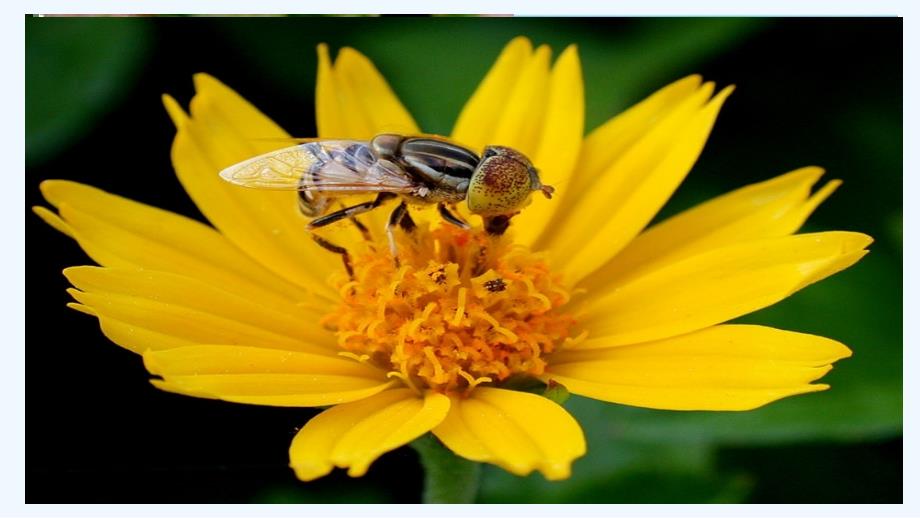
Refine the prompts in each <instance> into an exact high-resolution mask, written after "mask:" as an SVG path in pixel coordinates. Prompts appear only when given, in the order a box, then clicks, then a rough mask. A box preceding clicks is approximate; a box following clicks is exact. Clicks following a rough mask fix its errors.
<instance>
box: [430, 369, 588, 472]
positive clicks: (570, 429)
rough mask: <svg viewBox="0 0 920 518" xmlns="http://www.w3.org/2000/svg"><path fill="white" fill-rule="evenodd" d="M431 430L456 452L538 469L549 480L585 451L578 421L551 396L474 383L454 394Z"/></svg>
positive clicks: (507, 465)
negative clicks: (467, 392)
mask: <svg viewBox="0 0 920 518" xmlns="http://www.w3.org/2000/svg"><path fill="white" fill-rule="evenodd" d="M433 432H434V434H435V435H436V436H437V437H438V438H439V439H441V441H442V442H443V443H444V444H445V445H446V446H447V447H448V448H450V449H451V450H453V451H454V452H455V453H456V454H458V455H460V456H461V457H466V458H468V459H470V460H474V461H477V462H491V463H493V464H497V465H499V466H501V467H502V468H504V469H506V470H508V471H510V472H511V473H514V474H515V475H521V476H523V475H527V474H528V473H530V472H531V471H533V470H535V469H536V470H539V471H540V472H541V473H543V475H544V476H545V477H546V478H547V479H549V480H559V479H564V478H568V477H569V475H570V474H571V465H572V461H573V460H575V459H577V458H578V457H581V456H582V455H584V454H585V450H586V448H585V438H584V434H583V433H582V431H581V428H580V427H579V426H578V423H577V422H576V421H575V419H574V418H572V416H571V415H569V414H568V412H566V411H565V410H564V409H563V408H562V407H561V406H559V405H557V404H556V403H553V402H552V401H550V400H548V399H546V398H544V397H540V396H537V395H535V394H529V393H526V392H516V391H512V390H504V389H495V388H485V387H477V388H476V389H475V390H473V392H472V395H471V396H470V397H469V398H466V399H454V400H453V402H452V405H451V411H450V414H448V416H447V418H445V419H444V422H442V423H441V424H440V425H439V426H438V427H437V428H435V429H434V430H433Z"/></svg>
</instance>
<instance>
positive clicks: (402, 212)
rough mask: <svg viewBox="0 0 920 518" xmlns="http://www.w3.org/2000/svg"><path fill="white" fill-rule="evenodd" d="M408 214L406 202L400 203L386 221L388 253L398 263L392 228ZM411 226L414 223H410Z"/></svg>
mask: <svg viewBox="0 0 920 518" xmlns="http://www.w3.org/2000/svg"><path fill="white" fill-rule="evenodd" d="M407 214H408V212H407V210H406V202H402V203H400V204H399V205H398V206H397V207H396V208H395V209H393V212H391V213H390V219H389V220H388V221H387V241H389V243H390V253H391V254H392V255H393V260H395V261H396V264H397V265H399V258H398V257H396V236H395V235H394V234H393V228H394V227H396V225H397V224H399V225H400V226H402V221H403V217H404V216H406V215H407ZM412 227H413V228H414V227H415V223H414V222H413V223H412Z"/></svg>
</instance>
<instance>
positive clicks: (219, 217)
mask: <svg viewBox="0 0 920 518" xmlns="http://www.w3.org/2000/svg"><path fill="white" fill-rule="evenodd" d="M195 87H196V91H197V92H196V95H195V97H194V98H193V99H192V101H191V116H190V117H185V118H181V117H178V116H175V117H174V119H175V120H178V121H179V122H180V124H179V125H178V126H177V133H176V138H175V140H174V141H173V147H172V160H173V166H174V167H175V169H176V174H177V176H178V177H179V180H180V181H181V182H182V185H183V187H185V190H186V192H188V194H189V196H191V198H192V200H193V201H194V202H195V204H196V205H197V206H198V208H199V209H200V210H201V212H202V213H203V214H204V215H205V217H207V218H208V220H209V221H210V222H211V223H212V224H213V225H214V226H215V227H217V229H218V230H220V232H221V233H222V234H223V235H224V236H226V237H227V239H229V240H230V241H231V242H233V243H234V244H235V245H237V246H238V247H239V248H240V249H242V250H243V251H244V252H245V253H246V254H248V255H249V256H251V257H253V258H254V259H256V260H257V261H258V262H260V263H261V264H263V265H264V266H265V267H267V268H268V269H269V270H271V271H273V272H275V273H276V274H278V275H279V276H281V277H283V278H285V279H287V280H289V281H290V282H293V283H296V284H297V285H299V286H301V287H303V288H306V289H309V290H313V291H316V292H319V293H327V294H331V293H332V292H331V289H330V288H329V287H328V286H327V285H326V284H325V280H326V278H327V276H328V274H329V273H330V272H331V271H333V269H340V268H341V261H340V259H339V257H338V256H336V255H335V254H331V253H329V252H327V251H325V250H323V249H322V248H320V247H319V246H318V245H317V244H316V243H314V242H313V241H312V240H311V239H310V237H309V235H308V234H307V233H306V232H305V231H304V227H305V225H306V218H305V217H304V216H303V215H302V214H301V213H300V211H299V210H298V209H297V193H296V192H288V191H266V190H259V189H246V188H243V187H239V186H237V185H232V184H230V183H228V182H226V181H224V180H223V179H221V178H220V177H219V176H218V173H219V172H220V171H221V170H222V169H224V168H225V167H227V166H230V165H232V164H235V163H237V162H240V161H243V160H246V159H248V158H251V157H253V156H255V155H258V154H261V153H265V152H268V151H271V150H272V149H276V148H279V147H283V146H284V145H287V144H284V143H279V142H278V141H277V139H284V138H287V137H288V134H287V133H285V132H284V130H282V129H281V128H279V127H278V126H277V125H276V124H274V123H273V122H272V121H271V120H270V119H269V118H268V117H266V116H265V115H263V114H262V113H261V112H259V111H258V110H257V109H256V108H255V107H253V106H252V105H251V104H249V103H248V102H247V101H246V100H245V99H243V98H242V97H240V96H239V95H238V94H237V93H236V92H234V91H233V90H231V89H230V88H228V87H227V86H225V85H224V84H222V83H220V82H219V81H217V80H216V79H214V78H213V77H210V76H208V75H205V74H197V75H196V76H195ZM172 104H173V105H174V103H172ZM341 230H342V232H340V233H339V234H341V236H339V239H341V240H343V241H345V242H346V244H347V243H351V242H355V241H356V240H359V239H361V238H360V235H359V234H358V232H357V231H356V230H354V229H351V228H350V227H348V226H343V227H342V228H341Z"/></svg>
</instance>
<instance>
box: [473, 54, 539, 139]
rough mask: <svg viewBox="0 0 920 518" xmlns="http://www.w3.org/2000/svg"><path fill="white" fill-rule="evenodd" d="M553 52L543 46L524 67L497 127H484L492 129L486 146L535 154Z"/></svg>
mask: <svg viewBox="0 0 920 518" xmlns="http://www.w3.org/2000/svg"><path fill="white" fill-rule="evenodd" d="M550 54H551V51H550V49H549V47H548V46H546V45H540V46H539V47H537V49H536V50H535V51H534V53H533V56H531V58H530V61H529V62H528V63H527V65H526V66H524V68H523V69H521V74H520V76H519V77H518V78H517V81H516V82H515V84H514V87H513V88H512V89H511V94H510V95H509V96H508V98H507V99H506V100H505V105H504V106H503V107H502V112H501V116H500V117H499V118H498V120H497V121H496V123H495V126H494V127H493V128H483V130H482V131H484V132H489V131H490V130H491V132H492V135H491V137H490V138H489V140H488V143H487V145H488V144H498V145H502V146H508V147H512V148H514V149H516V150H518V151H520V152H522V153H524V154H525V155H527V156H528V157H533V156H536V151H537V146H538V145H539V138H540V133H541V130H542V128H543V118H544V114H545V110H546V100H547V94H548V93H549V92H548V86H549V60H550Z"/></svg>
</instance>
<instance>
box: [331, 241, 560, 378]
mask: <svg viewBox="0 0 920 518" xmlns="http://www.w3.org/2000/svg"><path fill="white" fill-rule="evenodd" d="M398 245H399V246H398V248H397V249H398V261H394V259H393V257H392V256H391V255H390V254H389V253H388V252H386V251H387V250H388V249H387V246H386V243H380V242H376V243H369V244H368V245H366V247H365V249H364V250H363V251H362V252H361V253H359V254H354V255H353V257H352V263H353V270H354V274H353V277H352V278H350V277H348V276H347V275H346V274H345V273H341V274H335V275H334V276H333V278H332V279H331V281H330V282H332V283H333V284H334V286H335V287H336V288H337V291H338V293H339V294H340V296H341V301H340V302H339V303H338V304H337V306H336V307H335V308H334V309H333V311H331V312H330V313H329V314H327V315H326V316H325V317H324V319H323V324H324V325H325V326H326V328H328V329H329V330H331V331H333V332H335V333H336V336H337V339H338V344H339V346H340V347H341V348H342V352H341V354H342V356H345V357H348V358H352V359H355V360H358V361H366V362H370V363H372V364H374V365H377V366H378V367H381V368H383V369H385V370H386V371H388V373H389V376H390V377H392V378H397V379H400V380H402V381H403V382H404V383H405V384H406V385H408V386H409V387H410V388H414V389H416V390H422V389H425V388H429V389H433V390H436V391H439V392H444V393H451V394H457V395H461V396H462V395H464V394H466V393H468V392H469V391H470V390H471V389H473V388H474V387H476V386H477V385H480V384H489V385H500V384H502V382H505V381H506V380H508V379H509V378H511V377H512V376H515V379H518V377H520V376H523V377H528V376H530V377H536V376H539V375H540V374H542V373H543V371H544V369H545V368H546V355H548V354H550V353H552V352H553V351H554V350H555V349H557V348H558V347H560V346H561V344H563V343H565V341H566V340H570V338H569V335H570V331H571V330H572V328H573V326H574V324H575V319H574V317H573V316H572V315H571V314H570V313H568V312H566V311H565V306H566V304H567V303H568V302H569V298H570V297H569V291H568V289H567V288H566V287H565V286H564V284H563V282H562V278H561V276H560V275H559V274H557V273H553V272H552V271H551V270H550V268H549V266H548V265H547V262H546V260H545V258H544V257H543V256H541V255H539V254H534V253H532V252H530V250H528V249H527V248H526V247H523V246H521V245H514V244H512V243H511V241H510V240H509V239H508V238H506V237H495V236H490V235H487V234H486V233H485V232H483V231H482V230H462V229H459V228H456V227H454V226H451V225H447V224H440V225H438V226H436V227H435V228H434V229H431V230H429V229H428V228H427V227H426V226H424V225H420V226H419V227H418V228H416V229H415V230H414V231H413V232H412V233H411V234H408V235H406V234H403V235H400V236H399V237H398Z"/></svg>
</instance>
